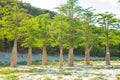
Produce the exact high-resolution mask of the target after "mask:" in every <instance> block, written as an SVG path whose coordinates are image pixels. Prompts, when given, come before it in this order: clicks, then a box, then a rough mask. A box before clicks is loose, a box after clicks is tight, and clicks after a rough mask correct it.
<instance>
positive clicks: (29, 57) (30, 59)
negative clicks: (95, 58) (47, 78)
mask: <svg viewBox="0 0 120 80" xmlns="http://www.w3.org/2000/svg"><path fill="white" fill-rule="evenodd" d="M31 64H32V45H31V44H30V45H29V49H28V61H27V65H28V66H30V65H31Z"/></svg>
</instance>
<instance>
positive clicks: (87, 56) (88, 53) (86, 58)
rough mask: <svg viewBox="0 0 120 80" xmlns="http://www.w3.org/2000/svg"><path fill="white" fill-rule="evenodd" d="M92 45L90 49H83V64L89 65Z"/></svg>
mask: <svg viewBox="0 0 120 80" xmlns="http://www.w3.org/2000/svg"><path fill="white" fill-rule="evenodd" d="M92 48H93V45H91V47H88V46H86V47H85V64H86V65H90V51H91V50H92Z"/></svg>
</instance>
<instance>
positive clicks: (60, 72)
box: [55, 70, 72, 75]
mask: <svg viewBox="0 0 120 80" xmlns="http://www.w3.org/2000/svg"><path fill="white" fill-rule="evenodd" d="M55 74H63V75H72V73H71V72H66V71H64V70H59V72H55Z"/></svg>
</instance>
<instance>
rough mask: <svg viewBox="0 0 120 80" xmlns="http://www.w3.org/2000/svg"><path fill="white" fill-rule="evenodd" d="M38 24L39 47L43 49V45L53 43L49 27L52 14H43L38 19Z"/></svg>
mask: <svg viewBox="0 0 120 80" xmlns="http://www.w3.org/2000/svg"><path fill="white" fill-rule="evenodd" d="M36 19H37V23H38V27H39V28H38V30H37V32H38V34H37V35H38V38H37V44H36V45H37V46H38V47H42V46H43V44H49V43H50V42H51V38H50V34H49V26H50V14H42V15H39V16H37V17H36Z"/></svg>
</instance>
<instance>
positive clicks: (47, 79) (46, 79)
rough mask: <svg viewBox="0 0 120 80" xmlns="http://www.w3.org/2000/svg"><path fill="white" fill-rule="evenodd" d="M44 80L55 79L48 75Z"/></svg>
mask: <svg viewBox="0 0 120 80" xmlns="http://www.w3.org/2000/svg"><path fill="white" fill-rule="evenodd" d="M44 80H54V79H53V78H50V77H48V76H46V77H45V78H44Z"/></svg>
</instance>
